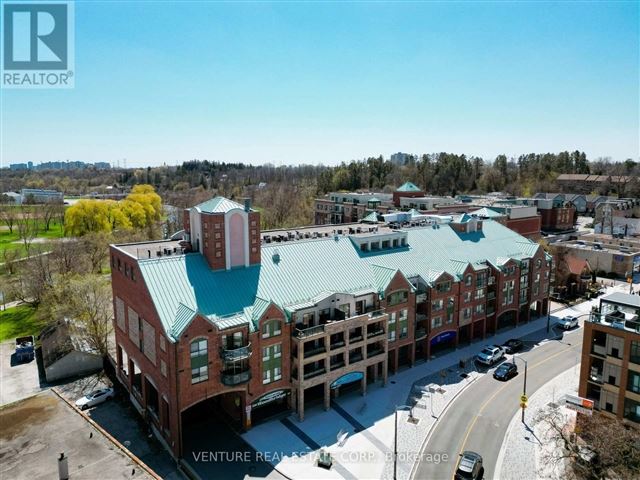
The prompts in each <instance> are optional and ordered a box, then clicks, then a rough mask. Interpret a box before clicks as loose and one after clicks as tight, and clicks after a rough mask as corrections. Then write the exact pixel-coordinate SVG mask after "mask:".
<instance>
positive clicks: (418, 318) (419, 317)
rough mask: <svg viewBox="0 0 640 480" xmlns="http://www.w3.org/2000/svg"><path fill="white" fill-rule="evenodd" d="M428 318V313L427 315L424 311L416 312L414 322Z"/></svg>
mask: <svg viewBox="0 0 640 480" xmlns="http://www.w3.org/2000/svg"><path fill="white" fill-rule="evenodd" d="M428 318H429V315H427V314H426V313H416V322H423V321H424V320H427V319H428Z"/></svg>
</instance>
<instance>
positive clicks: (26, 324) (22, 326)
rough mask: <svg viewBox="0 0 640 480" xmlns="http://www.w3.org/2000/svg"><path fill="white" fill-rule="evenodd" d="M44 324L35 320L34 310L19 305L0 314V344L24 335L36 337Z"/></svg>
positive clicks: (27, 306)
mask: <svg viewBox="0 0 640 480" xmlns="http://www.w3.org/2000/svg"><path fill="white" fill-rule="evenodd" d="M44 326H45V322H43V321H41V320H38V319H37V318H36V309H35V308H34V307H31V306H29V305H20V306H17V307H12V308H8V309H7V310H5V311H3V312H0V342H4V341H5V340H12V339H14V338H16V337H22V336H24V335H38V334H39V333H40V330H42V328H43V327H44Z"/></svg>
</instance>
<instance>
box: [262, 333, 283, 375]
mask: <svg viewBox="0 0 640 480" xmlns="http://www.w3.org/2000/svg"><path fill="white" fill-rule="evenodd" d="M281 357H282V344H280V343H277V344H274V345H270V346H268V347H263V348H262V383H263V384H267V383H271V382H276V381H278V380H280V379H281V378H282V358H281Z"/></svg>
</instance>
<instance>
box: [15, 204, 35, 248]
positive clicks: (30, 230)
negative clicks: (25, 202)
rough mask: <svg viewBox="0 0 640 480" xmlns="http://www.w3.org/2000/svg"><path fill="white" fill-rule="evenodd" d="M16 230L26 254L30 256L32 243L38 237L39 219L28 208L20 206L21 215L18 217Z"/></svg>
mask: <svg viewBox="0 0 640 480" xmlns="http://www.w3.org/2000/svg"><path fill="white" fill-rule="evenodd" d="M16 229H17V230H18V237H19V238H20V241H22V244H23V245H24V249H25V252H26V253H27V256H29V253H30V250H31V243H32V242H33V240H34V238H36V235H38V217H37V216H36V214H35V213H33V212H31V211H30V209H29V208H28V207H25V206H20V213H19V214H18V215H17V216H16Z"/></svg>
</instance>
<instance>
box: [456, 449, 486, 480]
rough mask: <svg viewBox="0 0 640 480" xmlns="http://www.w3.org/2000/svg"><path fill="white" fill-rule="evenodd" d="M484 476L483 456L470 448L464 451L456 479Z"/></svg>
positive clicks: (474, 479) (474, 478)
mask: <svg viewBox="0 0 640 480" xmlns="http://www.w3.org/2000/svg"><path fill="white" fill-rule="evenodd" d="M483 477H484V467H483V466H482V456H481V455H480V454H478V453H476V452H472V451H470V450H467V451H465V452H462V453H461V454H460V460H458V468H456V474H455V477H454V478H455V480H482V478H483Z"/></svg>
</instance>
